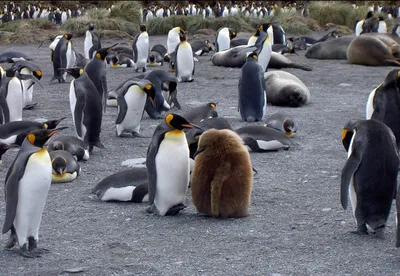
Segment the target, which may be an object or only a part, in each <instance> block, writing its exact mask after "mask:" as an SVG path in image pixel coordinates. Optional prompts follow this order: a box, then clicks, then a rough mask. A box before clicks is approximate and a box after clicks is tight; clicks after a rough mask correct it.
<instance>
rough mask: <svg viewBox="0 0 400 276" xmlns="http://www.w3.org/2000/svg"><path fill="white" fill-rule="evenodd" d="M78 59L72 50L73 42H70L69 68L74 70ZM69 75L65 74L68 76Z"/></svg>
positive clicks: (68, 50) (68, 52)
mask: <svg viewBox="0 0 400 276" xmlns="http://www.w3.org/2000/svg"><path fill="white" fill-rule="evenodd" d="M75 61H76V57H75V52H74V50H73V49H72V44H71V42H68V48H67V68H72V67H74V65H75ZM66 74H67V73H65V75H66Z"/></svg>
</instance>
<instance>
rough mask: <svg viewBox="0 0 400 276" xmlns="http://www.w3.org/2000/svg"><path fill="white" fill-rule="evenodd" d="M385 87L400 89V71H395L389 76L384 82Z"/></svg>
mask: <svg viewBox="0 0 400 276" xmlns="http://www.w3.org/2000/svg"><path fill="white" fill-rule="evenodd" d="M382 85H383V86H397V89H400V70H399V69H393V70H392V71H390V72H389V74H387V76H386V78H385V80H384V81H383V84H382Z"/></svg>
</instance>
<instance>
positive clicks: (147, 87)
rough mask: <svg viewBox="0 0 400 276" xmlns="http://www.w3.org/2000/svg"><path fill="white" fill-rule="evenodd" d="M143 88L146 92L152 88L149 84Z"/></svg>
mask: <svg viewBox="0 0 400 276" xmlns="http://www.w3.org/2000/svg"><path fill="white" fill-rule="evenodd" d="M144 88H145V89H147V90H150V89H151V88H153V86H152V85H151V84H146V86H145V87H144Z"/></svg>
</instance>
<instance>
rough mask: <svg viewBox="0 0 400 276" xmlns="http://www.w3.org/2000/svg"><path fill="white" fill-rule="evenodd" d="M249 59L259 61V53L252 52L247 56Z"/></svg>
mask: <svg viewBox="0 0 400 276" xmlns="http://www.w3.org/2000/svg"><path fill="white" fill-rule="evenodd" d="M249 59H253V60H255V61H258V55H257V53H255V52H253V53H250V54H249V55H248V56H247V60H249Z"/></svg>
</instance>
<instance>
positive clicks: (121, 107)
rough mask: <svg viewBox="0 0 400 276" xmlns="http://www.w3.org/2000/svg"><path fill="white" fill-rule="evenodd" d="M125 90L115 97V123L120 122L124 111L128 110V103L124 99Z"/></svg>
mask: <svg viewBox="0 0 400 276" xmlns="http://www.w3.org/2000/svg"><path fill="white" fill-rule="evenodd" d="M124 96H125V92H120V93H119V94H118V97H117V104H118V117H117V120H116V121H115V124H120V123H121V122H122V121H123V120H124V118H125V115H126V111H127V110H128V105H127V103H126V100H125V97H124Z"/></svg>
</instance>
